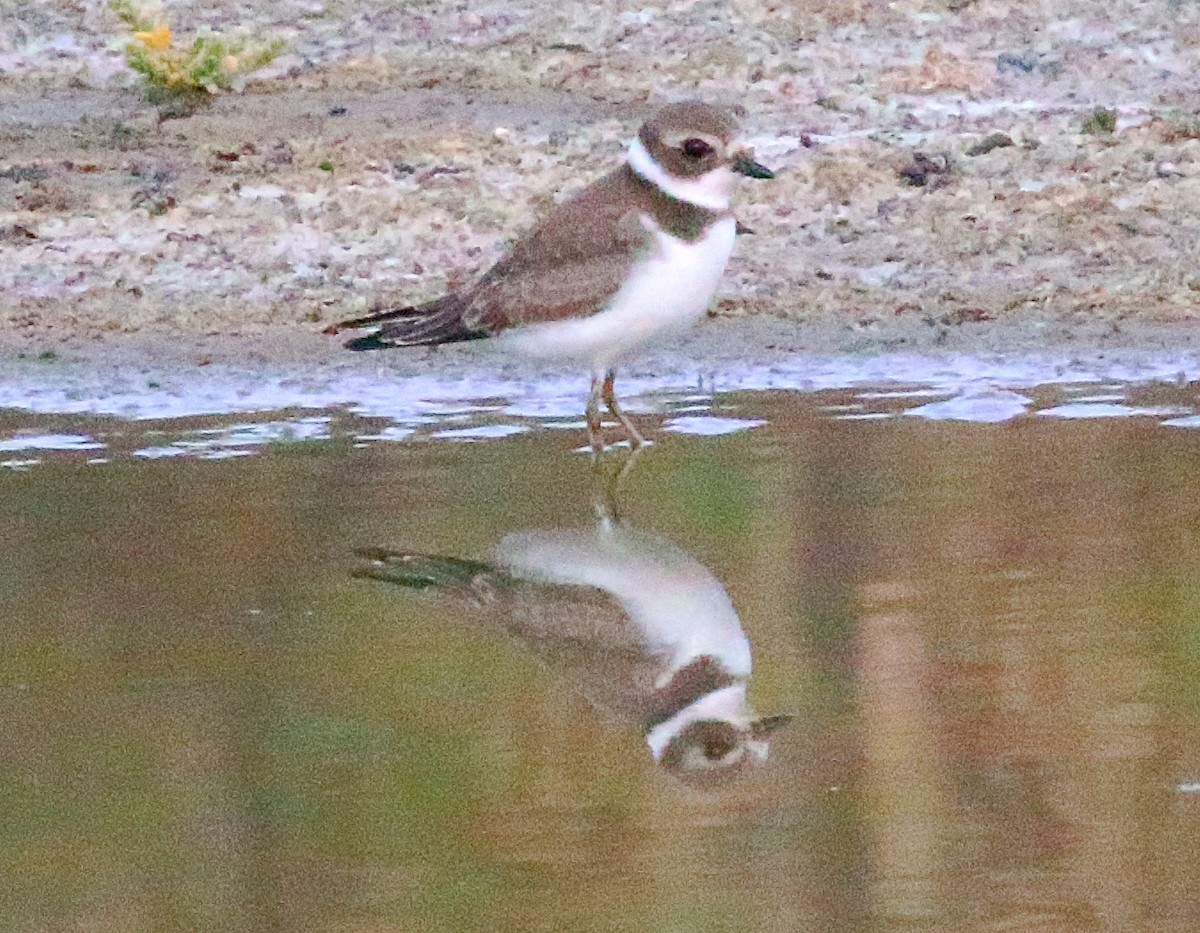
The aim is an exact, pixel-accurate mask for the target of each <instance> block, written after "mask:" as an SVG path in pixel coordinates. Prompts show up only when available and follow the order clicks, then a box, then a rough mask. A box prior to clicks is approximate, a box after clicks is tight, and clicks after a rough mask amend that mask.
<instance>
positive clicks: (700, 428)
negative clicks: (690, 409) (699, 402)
mask: <svg viewBox="0 0 1200 933" xmlns="http://www.w3.org/2000/svg"><path fill="white" fill-rule="evenodd" d="M766 423H767V422H766V421H765V420H764V419H762V418H719V417H716V416H715V415H687V416H684V417H682V418H672V419H671V420H670V421H668V422H667V423H666V424H664V425H663V430H664V431H673V432H675V433H676V434H698V435H700V436H702V437H716V436H717V435H721V434H735V433H737V432H738V431H749V430H750V429H751V428H757V427H761V426H762V425H764V424H766Z"/></svg>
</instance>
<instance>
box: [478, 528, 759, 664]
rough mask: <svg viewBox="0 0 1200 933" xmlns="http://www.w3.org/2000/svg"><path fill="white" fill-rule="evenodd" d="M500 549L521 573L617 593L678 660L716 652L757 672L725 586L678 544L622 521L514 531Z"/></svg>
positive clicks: (647, 636) (645, 631)
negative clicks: (579, 528)
mask: <svg viewBox="0 0 1200 933" xmlns="http://www.w3.org/2000/svg"><path fill="white" fill-rule="evenodd" d="M499 554H500V562H501V564H502V565H503V566H504V567H505V569H506V570H508V572H509V573H511V574H513V575H514V576H517V577H522V578H525V579H533V580H543V581H545V582H547V583H556V584H569V585H574V586H581V587H593V588H595V589H597V590H600V591H603V592H604V593H607V594H610V595H611V597H612V598H613V599H616V600H617V601H618V602H619V603H620V604H621V606H622V607H623V608H624V609H625V611H626V612H627V613H628V615H629V618H630V620H631V622H632V624H633V625H635V626H636V627H637V628H638V629H639V630H640V631H641V633H642V638H643V641H644V643H645V644H646V646H647V648H648V649H649V650H650V651H652V652H654V653H657V654H659V655H660V656H662V657H664V659H665V660H666V661H667V662H668V663H669V664H670V665H671V666H672V667H674V666H676V665H682V664H685V663H687V662H688V661H690V660H692V659H694V658H697V657H702V656H708V657H712V658H713V659H715V660H718V661H720V662H721V664H722V665H723V666H724V667H725V668H726V669H727V670H728V671H729V673H731V674H734V675H740V676H748V675H749V674H750V664H751V662H750V644H749V642H748V641H747V640H746V634H745V632H744V631H743V629H742V626H741V623H740V621H739V620H738V617H737V613H736V611H735V610H734V608H733V604H732V603H731V602H730V600H729V596H728V594H727V593H726V592H725V588H724V587H723V586H721V584H720V582H719V581H718V580H717V579H716V578H715V577H713V575H712V574H711V573H710V572H709V571H708V569H707V568H706V567H704V565H703V564H701V563H699V562H698V561H697V560H696V559H695V558H693V557H692V556H691V555H690V554H688V553H687V552H685V551H683V550H681V549H679V548H677V547H675V546H674V545H672V544H669V543H667V542H665V541H662V540H660V539H658V538H653V537H651V536H649V535H644V534H641V533H639V532H636V531H633V530H631V529H628V528H624V527H621V526H617V527H615V528H605V529H589V530H587V531H552V532H532V533H527V534H514V535H509V536H508V537H506V538H505V539H504V540H503V541H502V542H501V543H500V547H499Z"/></svg>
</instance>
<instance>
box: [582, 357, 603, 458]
mask: <svg viewBox="0 0 1200 933" xmlns="http://www.w3.org/2000/svg"><path fill="white" fill-rule="evenodd" d="M602 395H603V385H602V383H601V380H600V377H599V376H593V377H592V394H591V395H590V396H588V403H587V409H586V411H587V427H588V442H589V443H590V444H591V445H592V456H593V457H597V458H598V457H599V456H600V455H601V454H602V453H604V432H603V431H602V430H601V427H600V399H601V396H602Z"/></svg>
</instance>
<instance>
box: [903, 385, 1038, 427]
mask: <svg viewBox="0 0 1200 933" xmlns="http://www.w3.org/2000/svg"><path fill="white" fill-rule="evenodd" d="M1032 404H1033V402H1032V401H1031V400H1030V399H1028V398H1026V397H1025V396H1024V395H1021V394H1020V393H1018V392H1013V391H1011V390H1009V389H990V388H984V389H968V390H966V391H964V392H963V393H961V394H960V395H956V396H955V397H954V398H948V399H946V400H945V401H942V402H930V403H928V404H927V405H920V406H918V407H916V408H910V409H908V411H906V412H904V414H905V415H908V416H910V417H914V418H925V419H928V420H930V421H974V422H979V423H984V424H996V423H998V422H1001V421H1011V420H1012V419H1013V418H1018V417H1020V416H1021V415H1023V414H1025V412H1026V411H1028V410H1029V408H1030V406H1031V405H1032Z"/></svg>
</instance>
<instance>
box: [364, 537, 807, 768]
mask: <svg viewBox="0 0 1200 933" xmlns="http://www.w3.org/2000/svg"><path fill="white" fill-rule="evenodd" d="M359 555H360V556H361V557H362V558H364V564H363V565H362V566H361V567H360V568H358V570H356V571H355V572H356V575H358V576H363V577H369V578H373V579H376V580H383V581H385V582H388V583H397V584H400V585H401V586H406V587H411V588H413V589H421V590H426V589H427V590H432V591H435V592H437V593H439V594H441V597H442V598H443V599H446V600H448V601H451V602H455V603H457V604H458V605H459V606H460V607H461V608H463V609H466V610H468V612H469V614H470V615H471V616H472V617H474V618H476V619H479V620H480V621H481V622H483V623H484V624H485V625H489V626H491V627H494V628H495V629H497V630H500V631H503V632H505V633H506V634H507V635H508V636H509V637H511V638H514V639H516V640H517V641H518V642H519V643H520V644H522V645H523V646H524V647H526V648H527V649H529V650H530V651H532V652H534V653H535V654H536V655H537V656H539V657H540V658H542V659H543V660H544V661H546V662H547V663H548V664H550V665H551V666H552V667H553V668H554V669H555V670H556V671H557V672H558V673H559V675H560V676H565V677H566V679H567V681H568V682H569V683H570V684H572V685H573V686H574V687H575V689H576V690H577V691H578V692H579V693H581V694H582V695H583V696H584V697H586V698H587V699H588V701H589V702H590V703H591V704H592V705H593V706H594V707H596V708H597V709H598V710H599V711H601V712H602V713H604V714H605V716H606V717H607V718H612V719H616V720H618V721H623V722H625V723H627V724H629V725H632V726H635V727H636V728H638V729H639V730H640V731H641V733H642V736H643V738H644V739H645V742H646V744H647V746H649V750H650V755H651V757H652V758H653V759H654V760H655V761H656V762H658V764H660V765H661V766H663V767H664V768H666V769H667V770H668V771H670V772H671V773H673V774H675V775H676V776H677V777H679V778H682V779H684V780H686V781H688V782H698V783H710V782H712V781H714V780H721V779H724V778H727V777H731V776H733V775H734V774H736V773H739V772H741V771H744V770H747V769H748V768H752V767H753V766H755V765H758V764H761V763H762V762H764V761H765V760H766V759H767V756H768V753H769V746H770V738H769V737H770V734H771V733H772V732H774V731H775V730H776V729H778V728H779V727H780V726H782V725H784V724H785V723H786V722H787V721H788V720H789V719H791V717H790V716H786V715H780V716H768V717H759V716H756V715H755V714H754V711H753V710H752V709H751V708H750V706H749V704H748V702H747V698H746V689H747V686H748V683H749V680H750V672H751V659H750V642H749V641H748V640H747V638H746V633H745V631H744V630H743V629H742V625H741V622H740V621H739V620H738V616H737V613H736V611H735V610H734V608H733V604H732V603H731V602H730V600H729V596H728V595H727V594H726V592H725V588H724V587H723V586H721V584H720V583H719V582H718V581H717V580H716V578H715V577H713V575H712V574H711V573H710V572H709V571H708V570H707V569H706V568H705V567H704V566H703V565H701V564H700V563H699V562H698V561H697V560H696V559H695V558H693V557H692V556H691V555H689V554H687V553H686V552H684V551H682V550H680V549H679V548H677V547H675V546H674V545H672V544H669V543H668V542H666V541H663V540H661V539H658V538H653V537H651V536H649V535H646V534H642V533H639V532H637V531H633V530H631V529H629V528H626V527H624V526H622V525H619V524H601V525H600V526H599V527H597V528H594V529H587V530H580V531H534V532H523V533H518V534H512V535H509V536H508V537H506V538H504V540H502V541H501V542H500V544H499V546H498V547H497V548H496V551H495V554H494V557H493V559H492V560H491V561H488V562H483V561H473V560H460V559H458V558H454V557H441V556H434V555H427V554H415V553H410V552H404V551H391V550H385V549H382V548H368V549H364V550H361V551H359Z"/></svg>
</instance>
